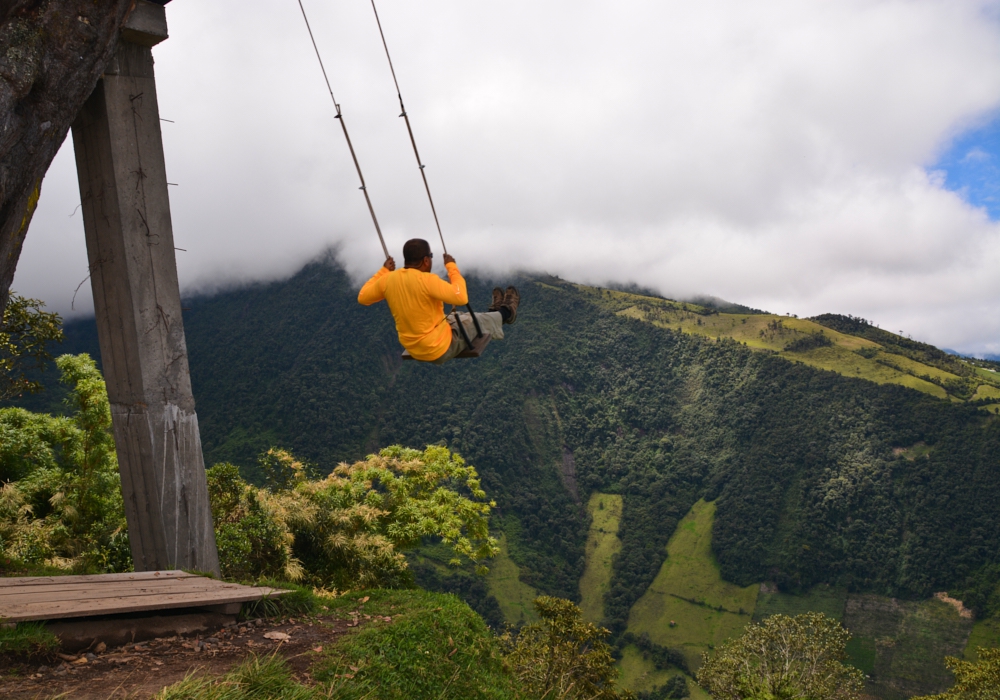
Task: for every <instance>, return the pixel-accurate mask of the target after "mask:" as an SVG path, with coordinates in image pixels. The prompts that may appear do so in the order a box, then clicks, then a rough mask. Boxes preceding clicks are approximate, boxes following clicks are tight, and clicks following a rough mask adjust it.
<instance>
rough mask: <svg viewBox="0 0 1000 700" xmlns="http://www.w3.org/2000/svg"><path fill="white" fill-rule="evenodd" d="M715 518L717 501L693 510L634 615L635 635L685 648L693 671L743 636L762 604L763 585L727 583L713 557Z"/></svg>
mask: <svg viewBox="0 0 1000 700" xmlns="http://www.w3.org/2000/svg"><path fill="white" fill-rule="evenodd" d="M714 519H715V503H707V502H705V501H704V500H701V501H698V502H697V503H696V504H695V505H694V506H693V507H692V508H691V512H690V513H688V514H687V515H686V516H684V519H683V520H681V522H680V523H679V524H678V525H677V530H676V531H675V532H674V534H673V536H672V537H671V538H670V541H669V542H668V543H667V559H666V561H664V562H663V566H662V567H661V568H660V571H659V573H658V574H657V576H656V579H655V580H654V581H653V583H652V584H651V585H650V587H649V589H648V590H647V591H646V593H645V594H643V596H642V597H641V598H640V599H639V600H638V601H637V602H636V603H635V605H634V606H632V610H631V611H630V613H629V622H628V629H629V631H630V632H633V633H635V634H642V633H643V632H645V633H646V634H648V635H649V637H650V639H651V640H652V641H654V642H655V643H657V644H661V645H663V646H667V647H675V648H677V649H680V650H681V651H682V652H683V653H684V656H685V658H686V659H687V662H688V664H689V665H690V666H691V668H692V669H695V668H698V667H699V666H700V665H701V655H702V654H703V653H704V652H706V651H708V650H709V649H711V648H714V647H715V646H717V645H719V644H721V643H722V642H723V641H725V640H726V639H728V638H730V637H732V636H735V635H738V634H740V633H741V632H742V630H743V628H744V627H746V625H747V624H748V623H749V622H750V620H751V617H752V615H753V612H754V608H755V606H756V603H757V593H758V588H759V585H757V584H754V585H751V586H747V587H745V588H741V587H740V586H736V585H734V584H731V583H727V582H725V581H723V580H722V577H721V576H720V574H719V565H718V563H717V562H716V561H715V556H714V555H713V554H712V523H713V521H714ZM692 601H693V602H692ZM671 623H673V624H672V625H671Z"/></svg>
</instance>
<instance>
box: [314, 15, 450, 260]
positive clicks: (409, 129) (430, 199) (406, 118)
mask: <svg viewBox="0 0 1000 700" xmlns="http://www.w3.org/2000/svg"><path fill="white" fill-rule="evenodd" d="M299 2H300V3H301V2H302V0H299ZM371 3H372V11H373V12H374V13H375V23H376V24H378V33H379V36H381V37H382V47H383V48H384V49H385V57H386V58H387V59H388V60H389V70H390V71H391V72H392V82H393V83H395V85H396V97H398V98H399V109H400V110H401V111H402V114H400V115H399V116H401V117H402V118H403V120H404V121H405V122H406V131H407V132H408V133H409V134H410V143H411V144H413V155H415V156H416V157H417V167H419V168H420V177H421V178H423V180H424V189H425V190H426V191H427V201H428V202H430V203H431V213H433V214H434V225H435V226H437V232H438V237H439V238H440V239H441V248H442V249H443V250H444V253H445V255H447V254H448V246H446V245H445V244H444V234H443V233H441V222H440V221H438V214H437V209H436V208H435V207H434V198H433V197H432V196H431V186H430V185H429V184H428V183H427V174H426V173H425V172H424V168H426V167H427V166H425V165H424V164H423V163H422V162H421V161H420V152H419V151H418V150H417V140H416V139H415V138H414V137H413V128H412V127H411V126H410V117H409V115H407V113H406V107H405V106H404V105H403V93H402V91H401V90H400V89H399V81H398V80H397V79H396V69H395V68H394V67H393V65H392V56H390V55H389V45H388V44H387V43H386V41H385V32H383V31H382V21H381V20H380V19H379V16H378V8H376V7H375V0H371Z"/></svg>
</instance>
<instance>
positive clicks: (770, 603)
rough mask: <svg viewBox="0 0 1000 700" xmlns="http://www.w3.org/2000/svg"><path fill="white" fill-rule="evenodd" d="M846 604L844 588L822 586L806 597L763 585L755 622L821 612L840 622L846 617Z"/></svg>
mask: <svg viewBox="0 0 1000 700" xmlns="http://www.w3.org/2000/svg"><path fill="white" fill-rule="evenodd" d="M846 604H847V589H844V588H834V587H833V586H828V585H826V584H820V585H818V586H815V587H813V589H812V590H810V591H809V592H808V593H805V594H804V595H790V594H788V593H779V592H777V591H775V590H774V589H772V588H769V587H768V586H764V585H762V586H761V587H760V593H758V594H757V607H756V609H755V610H754V614H753V621H754V622H760V621H761V620H763V619H764V618H765V617H769V616H771V615H778V614H781V615H788V616H789V617H795V616H796V615H801V614H803V613H807V612H820V613H823V614H824V615H826V616H827V617H832V618H833V619H834V620H840V619H842V618H843V617H844V606H845V605H846Z"/></svg>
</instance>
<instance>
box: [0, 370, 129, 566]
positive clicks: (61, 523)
mask: <svg viewBox="0 0 1000 700" xmlns="http://www.w3.org/2000/svg"><path fill="white" fill-rule="evenodd" d="M56 363H57V366H58V367H59V370H60V372H61V374H62V381H63V382H64V383H65V384H67V385H69V387H71V391H70V393H69V395H68V399H67V408H68V409H69V411H70V412H71V417H55V416H48V415H40V414H32V413H29V412H28V411H25V410H24V409H19V408H6V409H0V437H2V438H3V440H2V442H0V478H2V479H3V480H4V481H6V483H4V484H3V486H2V487H0V554H3V556H5V557H7V558H10V559H14V560H17V561H19V562H21V563H22V564H24V565H29V566H30V565H37V564H41V563H45V562H48V563H52V564H56V565H57V566H61V567H73V568H81V569H94V570H99V571H127V570H130V569H131V566H132V563H131V555H130V553H129V546H128V536H127V534H126V528H125V515H124V504H123V502H122V495H121V482H120V478H119V475H118V461H117V458H116V456H115V450H114V440H113V437H112V434H111V410H110V407H109V405H108V398H107V392H106V390H105V387H104V380H103V379H102V378H101V375H100V372H99V371H98V370H97V368H96V366H95V364H94V361H93V360H91V359H90V357H88V356H87V355H77V356H74V355H63V356H61V357H60V358H59V359H58V360H57V361H56Z"/></svg>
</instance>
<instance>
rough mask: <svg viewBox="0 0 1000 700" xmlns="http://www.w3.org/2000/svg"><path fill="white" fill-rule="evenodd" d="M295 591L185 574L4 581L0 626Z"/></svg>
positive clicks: (243, 599)
mask: <svg viewBox="0 0 1000 700" xmlns="http://www.w3.org/2000/svg"><path fill="white" fill-rule="evenodd" d="M289 592H290V591H283V590H278V589H275V588H267V587H264V586H261V587H256V586H244V585H241V584H238V583H228V582H226V581H218V580H216V579H212V578H208V577H207V576H198V575H197V574H189V573H187V572H184V571H137V572H134V573H128V574H101V575H95V576H33V577H27V578H0V622H3V623H12V622H24V621H28V620H57V619H66V618H73V617H90V616H97V615H116V614H120V613H131V612H146V611H151V610H167V609H175V608H204V607H210V606H211V607H214V606H225V605H233V604H241V603H250V602H255V601H259V600H262V599H264V598H267V597H271V596H279V595H284V594H286V593H289Z"/></svg>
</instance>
